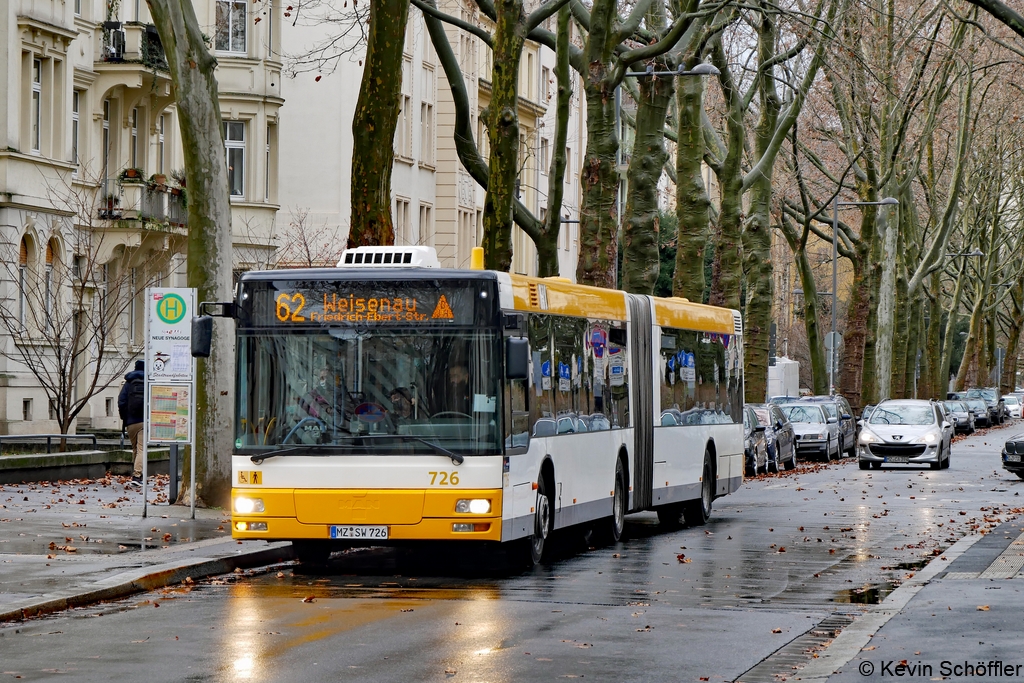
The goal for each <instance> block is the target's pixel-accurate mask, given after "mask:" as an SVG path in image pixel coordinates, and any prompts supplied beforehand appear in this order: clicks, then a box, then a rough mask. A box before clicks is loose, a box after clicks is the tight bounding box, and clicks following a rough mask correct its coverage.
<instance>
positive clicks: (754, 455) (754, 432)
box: [743, 406, 768, 477]
mask: <svg viewBox="0 0 1024 683" xmlns="http://www.w3.org/2000/svg"><path fill="white" fill-rule="evenodd" d="M743 470H744V474H746V476H748V477H756V476H757V474H758V472H767V471H768V445H767V440H766V439H765V436H764V427H763V426H761V424H760V423H759V422H758V419H757V415H755V414H754V411H753V410H751V409H750V407H749V406H745V407H744V408H743Z"/></svg>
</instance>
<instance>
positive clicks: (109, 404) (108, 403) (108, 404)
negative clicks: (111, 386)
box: [103, 396, 114, 417]
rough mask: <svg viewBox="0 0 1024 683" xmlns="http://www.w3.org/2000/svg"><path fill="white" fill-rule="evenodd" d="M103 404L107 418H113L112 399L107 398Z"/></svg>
mask: <svg viewBox="0 0 1024 683" xmlns="http://www.w3.org/2000/svg"><path fill="white" fill-rule="evenodd" d="M103 403H104V407H105V409H106V410H105V412H106V414H107V417H114V399H112V398H110V397H109V396H108V397H107V398H106V400H105V401H104V402H103Z"/></svg>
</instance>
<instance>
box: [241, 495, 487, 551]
mask: <svg viewBox="0 0 1024 683" xmlns="http://www.w3.org/2000/svg"><path fill="white" fill-rule="evenodd" d="M238 496H244V497H247V498H258V499H260V500H262V501H263V512H251V513H248V514H240V513H238V512H235V502H234V501H235V498H236V497H238ZM472 498H486V499H489V500H490V501H491V512H490V513H488V514H483V515H480V514H472V513H457V512H455V503H456V501H458V500H460V499H472ZM231 500H232V514H231V535H232V537H234V538H238V539H246V538H262V539H266V540H291V539H329V538H330V537H331V529H330V528H331V526H332V525H340V524H356V525H373V526H387V527H388V537H389V540H463V541H466V540H473V541H500V540H501V489H472V490H464V489H455V490H434V489H429V490H423V489H361V490H356V489H343V490H337V489H257V488H244V489H233V490H232V492H231ZM252 522H257V523H260V522H262V523H264V524H265V525H266V530H265V531H264V530H260V531H251V530H248V528H247V527H248V526H249V524H250V523H252ZM455 524H474V525H475V530H474V531H454V530H453V525H455Z"/></svg>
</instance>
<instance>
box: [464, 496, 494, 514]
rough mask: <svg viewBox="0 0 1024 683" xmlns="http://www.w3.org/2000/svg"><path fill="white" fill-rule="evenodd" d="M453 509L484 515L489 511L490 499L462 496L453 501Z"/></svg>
mask: <svg viewBox="0 0 1024 683" xmlns="http://www.w3.org/2000/svg"><path fill="white" fill-rule="evenodd" d="M455 511H456V512H459V513H467V512H468V513H469V514H471V515H486V514H487V513H488V512H490V511H491V501H490V499H488V498H470V499H465V498H463V499H460V500H457V501H455Z"/></svg>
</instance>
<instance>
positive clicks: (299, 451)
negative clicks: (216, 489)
mask: <svg viewBox="0 0 1024 683" xmlns="http://www.w3.org/2000/svg"><path fill="white" fill-rule="evenodd" d="M478 256H479V254H475V255H474V258H475V259H477V257H478ZM479 262H481V263H482V258H480V259H479ZM215 308H216V305H211V304H204V305H203V309H204V310H211V309H215ZM220 311H221V314H222V315H232V316H234V317H235V318H236V323H237V324H236V334H237V339H236V344H237V346H236V349H237V351H236V352H237V386H236V390H237V396H236V415H235V430H236V431H235V443H234V453H233V458H232V482H233V490H232V535H233V536H234V537H235V538H238V539H254V538H257V539H258V538H262V539H268V540H281V539H286V540H291V541H292V542H293V544H294V546H295V550H296V554H297V556H298V557H299V558H300V560H302V561H307V562H322V561H325V560H326V559H327V557H328V556H329V554H330V553H331V552H332V551H334V550H340V549H342V548H344V547H349V546H350V545H352V544H371V545H378V544H393V543H397V542H407V541H419V540H450V541H478V542H491V543H494V544H498V543H501V544H507V543H511V544H514V545H510V546H503V547H504V549H506V550H512V551H514V553H515V555H516V556H520V557H522V558H523V559H524V560H525V561H526V562H527V563H530V562H536V561H539V560H540V558H541V556H542V555H543V553H544V548H545V543H546V542H547V541H548V540H549V538H550V534H551V533H552V532H553V531H554V530H557V529H562V528H565V527H570V526H577V525H581V528H589V529H593V530H595V531H598V532H599V533H600V534H601V535H602V536H603V537H604V538H606V539H609V540H612V541H617V540H618V539H619V538H620V536H621V535H622V533H623V528H624V517H625V515H626V514H627V513H630V512H637V511H641V510H655V511H657V513H658V516H659V518H660V519H661V520H662V521H663V522H665V523H676V522H680V521H685V523H687V524H691V525H699V524H703V523H704V522H705V521H706V520H707V519H708V516H709V515H710V514H711V507H712V501H713V500H714V499H715V498H716V497H718V496H723V495H725V494H728V493H730V492H732V491H735V490H736V489H737V488H738V486H739V485H740V483H741V481H742V475H743V431H742V410H743V374H742V373H743V351H742V349H743V342H742V324H741V319H740V316H739V313H737V312H736V311H732V310H727V309H721V308H715V307H711V306H704V305H699V304H694V303H690V302H688V301H687V300H685V299H677V298H671V299H665V298H657V297H651V296H637V295H632V294H627V293H625V292H621V291H614V290H607V289H599V288H595V287H587V286H581V285H576V284H572V283H571V282H569V281H568V280H565V279H561V278H533V277H524V276H520V275H513V274H509V273H501V272H493V271H487V270H482V269H470V270H450V269H442V268H440V267H439V266H438V261H437V256H436V253H435V252H434V251H433V249H430V248H427V247H361V248H356V249H349V250H347V251H345V252H344V254H343V255H342V260H341V262H340V263H339V264H338V267H337V268H324V269H305V270H279V271H254V272H249V273H245V274H243V275H242V276H241V278H240V280H239V282H238V285H237V288H236V292H235V300H234V301H233V302H231V303H230V304H229V305H223V306H221V307H220ZM197 323H198V327H197V328H196V329H198V330H202V329H203V325H204V324H205V329H206V330H207V332H208V331H209V330H210V329H211V327H212V326H211V324H210V321H209V319H208V318H207V319H206V321H205V323H204V321H203V320H202V319H199V320H198V321H197ZM207 344H208V342H207ZM202 345H203V342H199V345H198V349H194V353H197V354H202V353H203V350H202ZM207 353H208V351H207ZM582 525H587V526H585V527H584V526H582ZM549 545H550V544H549Z"/></svg>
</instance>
